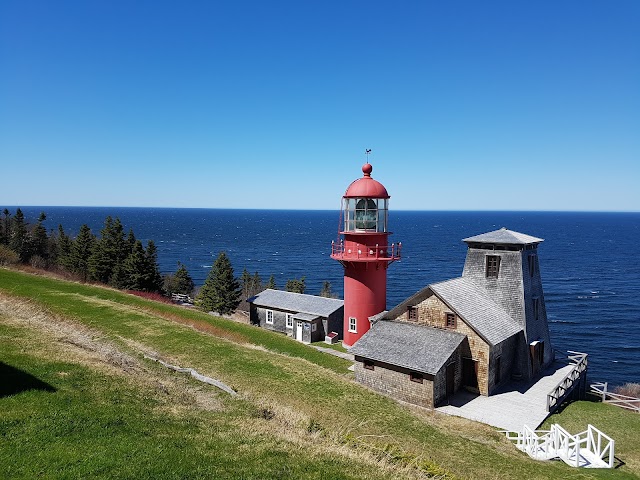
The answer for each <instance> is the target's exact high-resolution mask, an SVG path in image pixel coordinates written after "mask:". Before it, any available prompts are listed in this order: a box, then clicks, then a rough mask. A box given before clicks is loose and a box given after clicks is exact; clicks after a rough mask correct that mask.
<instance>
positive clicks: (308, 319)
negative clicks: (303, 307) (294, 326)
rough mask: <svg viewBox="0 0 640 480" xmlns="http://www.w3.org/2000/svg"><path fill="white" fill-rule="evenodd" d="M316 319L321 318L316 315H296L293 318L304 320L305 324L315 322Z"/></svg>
mask: <svg viewBox="0 0 640 480" xmlns="http://www.w3.org/2000/svg"><path fill="white" fill-rule="evenodd" d="M316 318H320V316H319V315H314V314H311V313H296V314H295V315H294V316H293V319H294V320H302V321H304V322H311V321H312V320H315V319H316Z"/></svg>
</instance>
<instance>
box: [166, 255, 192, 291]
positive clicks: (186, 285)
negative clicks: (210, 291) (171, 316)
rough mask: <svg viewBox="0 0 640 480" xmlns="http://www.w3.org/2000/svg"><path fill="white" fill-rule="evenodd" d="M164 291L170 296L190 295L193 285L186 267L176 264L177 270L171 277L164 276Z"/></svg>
mask: <svg viewBox="0 0 640 480" xmlns="http://www.w3.org/2000/svg"><path fill="white" fill-rule="evenodd" d="M163 286H164V291H165V292H166V293H167V294H168V295H171V294H172V293H180V294H183V295H191V293H193V289H194V288H195V284H194V283H193V279H192V278H191V275H189V271H188V270H187V267H185V266H184V265H183V264H182V263H180V262H178V270H177V271H176V273H175V274H173V275H165V277H164V284H163Z"/></svg>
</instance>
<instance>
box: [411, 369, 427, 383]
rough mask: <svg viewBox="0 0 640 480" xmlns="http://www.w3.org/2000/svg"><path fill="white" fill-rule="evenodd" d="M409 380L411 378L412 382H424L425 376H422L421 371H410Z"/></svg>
mask: <svg viewBox="0 0 640 480" xmlns="http://www.w3.org/2000/svg"><path fill="white" fill-rule="evenodd" d="M409 380H411V381H412V382H416V383H423V382H424V377H423V376H422V374H421V373H418V372H410V373H409Z"/></svg>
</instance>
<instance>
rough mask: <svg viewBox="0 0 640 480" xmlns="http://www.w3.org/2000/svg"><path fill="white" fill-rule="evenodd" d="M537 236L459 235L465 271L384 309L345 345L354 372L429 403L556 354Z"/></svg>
mask: <svg viewBox="0 0 640 480" xmlns="http://www.w3.org/2000/svg"><path fill="white" fill-rule="evenodd" d="M542 241H543V240H542V239H540V238H536V237H532V236H529V235H525V234H522V233H518V232H514V231H511V230H507V229H505V228H503V229H500V230H496V231H493V232H489V233H485V234H482V235H477V236H474V237H470V238H466V239H464V242H465V243H466V244H467V246H468V250H467V259H466V261H465V265H464V269H463V272H462V276H461V277H459V278H454V279H452V280H447V281H444V282H440V283H435V284H432V285H428V286H427V287H425V288H423V289H422V290H420V291H419V292H417V293H416V294H415V295H413V296H412V297H410V298H408V299H407V300H405V301H404V302H402V303H400V304H399V305H398V306H396V307H395V308H393V309H392V310H390V311H388V312H383V313H381V314H380V315H376V316H375V317H372V319H371V320H372V322H373V323H374V325H373V327H372V328H371V330H370V331H369V332H367V333H366V334H365V335H364V336H363V337H362V338H361V339H360V340H359V341H358V342H357V343H356V344H355V345H354V347H353V348H352V349H351V350H350V352H351V353H353V354H354V355H355V359H356V365H355V374H356V380H358V381H359V382H361V383H363V384H365V385H368V386H370V387H371V388H373V389H375V390H378V391H381V392H383V393H386V394H388V395H390V396H392V397H395V398H398V399H400V400H403V401H407V402H410V403H414V404H417V405H422V406H425V407H431V408H432V407H434V406H438V405H440V404H443V403H446V401H447V398H448V397H450V396H451V395H453V394H454V393H455V392H456V391H457V390H459V389H460V388H466V389H468V390H471V391H475V392H478V393H480V394H481V395H491V393H492V392H494V391H495V390H496V388H498V386H499V385H500V384H501V383H503V382H504V381H506V380H509V379H524V380H529V379H531V378H533V377H535V376H536V375H538V373H539V372H540V371H541V370H542V369H543V368H544V366H546V365H547V364H549V363H551V362H552V361H553V350H552V348H551V342H550V338H549V329H548V326H547V315H546V309H545V303H544V295H543V291H542V282H541V279H540V271H539V268H538V256H537V248H538V245H539V244H540V242H542Z"/></svg>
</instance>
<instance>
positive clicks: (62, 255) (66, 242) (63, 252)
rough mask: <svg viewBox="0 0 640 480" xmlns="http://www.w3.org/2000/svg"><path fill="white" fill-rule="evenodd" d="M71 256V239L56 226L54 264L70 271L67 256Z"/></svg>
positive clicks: (62, 229) (60, 227)
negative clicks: (56, 241) (56, 240)
mask: <svg viewBox="0 0 640 480" xmlns="http://www.w3.org/2000/svg"><path fill="white" fill-rule="evenodd" d="M70 255H71V239H70V238H69V236H68V235H67V234H66V233H65V232H64V228H62V225H58V250H57V257H56V263H57V264H58V266H60V267H62V268H64V269H66V270H69V271H71V266H70V263H69V260H70V258H69V256H70Z"/></svg>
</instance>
